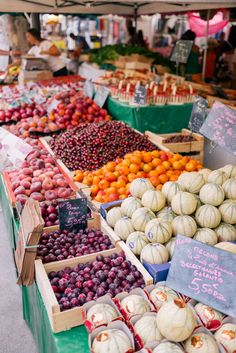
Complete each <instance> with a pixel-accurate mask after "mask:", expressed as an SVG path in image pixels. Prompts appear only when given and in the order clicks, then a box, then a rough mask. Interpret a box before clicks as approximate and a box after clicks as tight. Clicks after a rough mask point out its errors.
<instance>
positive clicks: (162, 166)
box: [68, 150, 202, 207]
mask: <svg viewBox="0 0 236 353" xmlns="http://www.w3.org/2000/svg"><path fill="white" fill-rule="evenodd" d="M68 158H69V157H68ZM101 158H102V157H101ZM201 168H202V165H201V163H200V162H198V161H196V160H191V159H190V158H189V157H182V156H180V155H179V154H172V153H169V152H168V153H167V152H164V151H157V150H152V151H151V152H146V151H134V152H133V153H128V154H126V155H125V156H124V158H123V159H116V160H115V161H113V162H108V163H107V164H106V165H104V166H103V167H102V168H101V169H98V170H95V171H85V172H83V171H82V170H79V171H77V172H75V177H74V180H75V181H78V182H81V183H83V184H85V185H87V186H89V187H91V196H92V198H93V199H94V200H95V201H97V202H100V203H104V202H109V201H114V200H118V199H124V198H126V197H127V196H128V195H129V194H130V192H131V194H132V195H134V196H135V197H139V198H141V196H142V195H141V193H143V191H146V190H147V189H148V188H149V189H150V190H154V189H155V188H156V189H157V190H161V188H162V186H163V185H164V184H165V183H167V182H168V181H176V180H177V179H178V177H179V175H180V174H182V173H183V172H185V171H189V172H190V171H197V170H200V169H201ZM140 178H141V179H140ZM135 179H138V180H139V181H138V182H137V183H138V184H137V186H136V184H135V183H134V184H132V188H134V189H136V191H135V190H132V191H131V190H130V183H131V182H133V180H135ZM178 187H179V188H181V187H180V186H178ZM153 195H157V194H153ZM185 207H187V206H185Z"/></svg>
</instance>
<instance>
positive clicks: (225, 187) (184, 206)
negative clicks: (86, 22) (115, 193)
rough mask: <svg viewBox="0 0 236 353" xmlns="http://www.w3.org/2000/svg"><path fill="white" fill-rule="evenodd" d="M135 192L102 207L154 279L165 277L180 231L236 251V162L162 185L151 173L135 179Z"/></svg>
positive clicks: (104, 215)
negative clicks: (151, 178) (159, 187)
mask: <svg viewBox="0 0 236 353" xmlns="http://www.w3.org/2000/svg"><path fill="white" fill-rule="evenodd" d="M130 193H131V196H130V197H128V198H126V199H124V200H122V201H116V202H115V203H113V204H112V205H102V206H101V213H102V215H103V217H104V218H106V222H107V223H108V225H109V226H110V227H111V228H112V230H113V231H114V233H115V234H116V235H117V236H118V237H119V238H120V239H121V240H123V241H125V242H126V245H127V246H128V247H129V248H130V250H131V251H132V252H133V253H134V254H135V255H136V256H137V258H138V259H139V260H140V261H141V262H142V263H143V264H144V266H146V268H147V269H148V271H149V272H150V274H151V275H152V276H153V278H154V280H156V281H160V280H164V279H165V277H166V275H167V271H168V268H169V261H170V260H171V258H172V256H173V252H174V247H175V242H176V236H177V235H178V234H182V235H185V236H187V237H189V238H193V239H195V240H198V241H201V242H203V243H206V244H208V245H211V246H216V247H219V248H221V249H225V250H228V251H232V252H235V248H236V245H235V244H233V243H232V242H236V228H235V225H236V166H234V165H226V166H224V167H223V168H221V169H219V170H214V171H211V170H209V169H202V170H200V171H199V172H190V173H183V174H181V175H180V176H179V179H178V181H177V182H172V181H168V182H166V183H165V184H164V185H163V187H162V190H161V191H160V190H156V189H155V188H154V187H153V185H152V184H151V182H150V181H149V180H148V179H144V178H139V179H135V180H134V181H133V182H132V183H131V184H130ZM163 271H164V272H163ZM164 276H165V277H164Z"/></svg>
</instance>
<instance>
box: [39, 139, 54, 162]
mask: <svg viewBox="0 0 236 353" xmlns="http://www.w3.org/2000/svg"><path fill="white" fill-rule="evenodd" d="M49 140H51V137H40V138H39V142H40V143H41V145H42V147H43V148H45V149H46V150H47V151H48V152H49V153H50V155H51V156H52V157H53V158H55V159H56V155H55V153H54V152H53V150H52V149H51V147H50V146H49V143H48V141H49Z"/></svg>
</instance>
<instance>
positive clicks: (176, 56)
mask: <svg viewBox="0 0 236 353" xmlns="http://www.w3.org/2000/svg"><path fill="white" fill-rule="evenodd" d="M192 46H193V42H192V41H191V40H179V41H178V42H177V43H176V45H175V48H174V50H173V54H172V56H171V59H170V60H171V61H175V62H177V63H183V64H186V63H187V61H188V57H189V54H190V52H191V49H192Z"/></svg>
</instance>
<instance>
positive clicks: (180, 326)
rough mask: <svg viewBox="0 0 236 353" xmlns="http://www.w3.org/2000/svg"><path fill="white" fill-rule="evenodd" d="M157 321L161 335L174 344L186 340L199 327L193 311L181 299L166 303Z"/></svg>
mask: <svg viewBox="0 0 236 353" xmlns="http://www.w3.org/2000/svg"><path fill="white" fill-rule="evenodd" d="M156 319H157V327H158V329H159V330H160V332H161V334H162V335H163V336H164V337H165V338H167V339H168V340H170V341H174V342H181V341H184V340H186V339H187V338H188V337H189V336H190V335H191V334H192V332H193V330H194V328H195V327H196V326H197V320H196V317H195V316H194V313H193V311H192V309H191V308H190V307H189V306H188V305H187V304H185V303H184V302H183V301H182V300H180V299H174V300H173V301H170V302H167V303H165V304H164V305H163V306H162V307H161V308H160V310H159V311H158V313H157V318H156Z"/></svg>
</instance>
